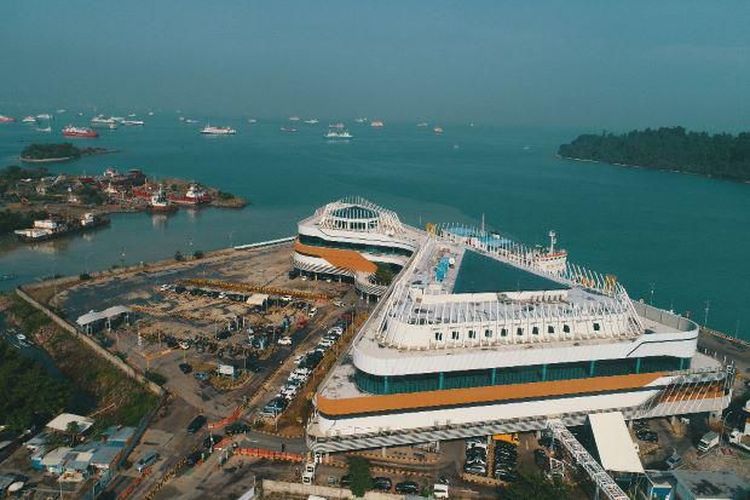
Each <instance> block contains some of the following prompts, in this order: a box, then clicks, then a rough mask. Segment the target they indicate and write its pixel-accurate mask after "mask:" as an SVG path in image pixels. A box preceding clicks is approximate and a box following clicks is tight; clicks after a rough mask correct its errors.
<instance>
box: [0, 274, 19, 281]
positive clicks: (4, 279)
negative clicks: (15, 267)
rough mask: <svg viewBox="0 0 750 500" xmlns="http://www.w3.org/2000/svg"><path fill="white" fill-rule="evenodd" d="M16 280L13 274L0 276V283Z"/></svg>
mask: <svg viewBox="0 0 750 500" xmlns="http://www.w3.org/2000/svg"><path fill="white" fill-rule="evenodd" d="M14 279H16V275H15V274H13V273H8V274H0V281H10V280H14Z"/></svg>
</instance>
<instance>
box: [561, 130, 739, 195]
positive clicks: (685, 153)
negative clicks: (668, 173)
mask: <svg viewBox="0 0 750 500" xmlns="http://www.w3.org/2000/svg"><path fill="white" fill-rule="evenodd" d="M558 155H559V156H560V157H562V158H565V159H569V160H580V161H595V162H603V163H610V164H612V165H622V166H632V167H644V168H653V169H660V170H672V171H677V172H686V173H693V174H698V175H705V176H707V177H716V178H721V179H728V180H734V181H741V182H750V133H749V132H742V133H740V134H738V135H732V134H725V133H722V134H714V135H711V134H708V133H706V132H691V131H687V130H685V128H683V127H662V128H658V129H650V128H647V129H645V130H633V131H632V132H628V133H625V134H619V135H618V134H612V133H606V132H602V133H601V134H599V135H595V134H584V135H580V136H578V137H577V138H576V139H575V140H574V141H573V142H571V143H570V144H563V145H562V146H560V148H559V149H558Z"/></svg>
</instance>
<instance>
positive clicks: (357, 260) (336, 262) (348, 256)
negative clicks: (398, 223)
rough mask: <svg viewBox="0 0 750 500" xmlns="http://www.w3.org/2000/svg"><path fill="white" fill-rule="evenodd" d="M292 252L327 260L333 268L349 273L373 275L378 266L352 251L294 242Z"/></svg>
mask: <svg viewBox="0 0 750 500" xmlns="http://www.w3.org/2000/svg"><path fill="white" fill-rule="evenodd" d="M294 251H295V252H297V253H301V254H302V255H308V256H310V257H318V258H321V259H325V260H327V261H328V262H329V263H330V264H331V265H333V266H334V267H339V268H341V269H346V270H349V271H361V272H363V273H374V272H375V271H376V270H377V268H378V266H376V265H375V264H374V263H372V262H370V261H369V260H367V259H365V258H364V257H362V255H360V254H359V253H358V252H355V251H354V250H342V249H339V248H325V247H314V246H310V245H304V244H302V243H300V242H299V240H295V242H294Z"/></svg>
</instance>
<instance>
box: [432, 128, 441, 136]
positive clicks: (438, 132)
mask: <svg viewBox="0 0 750 500" xmlns="http://www.w3.org/2000/svg"><path fill="white" fill-rule="evenodd" d="M432 131H433V132H435V133H436V134H437V135H440V134H442V133H443V127H435V128H434V129H432Z"/></svg>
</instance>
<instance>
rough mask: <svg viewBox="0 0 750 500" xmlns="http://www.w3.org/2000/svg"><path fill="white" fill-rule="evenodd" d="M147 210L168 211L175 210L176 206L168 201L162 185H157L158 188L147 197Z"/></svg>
mask: <svg viewBox="0 0 750 500" xmlns="http://www.w3.org/2000/svg"><path fill="white" fill-rule="evenodd" d="M148 210H149V212H153V213H170V212H174V211H175V210H177V206H176V205H173V204H172V202H171V201H169V198H168V197H167V194H166V193H165V192H164V189H163V188H162V186H159V189H158V190H157V191H156V192H155V193H153V194H152V195H151V198H150V199H149V202H148Z"/></svg>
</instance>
